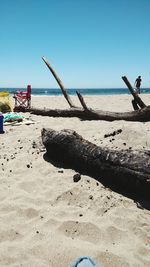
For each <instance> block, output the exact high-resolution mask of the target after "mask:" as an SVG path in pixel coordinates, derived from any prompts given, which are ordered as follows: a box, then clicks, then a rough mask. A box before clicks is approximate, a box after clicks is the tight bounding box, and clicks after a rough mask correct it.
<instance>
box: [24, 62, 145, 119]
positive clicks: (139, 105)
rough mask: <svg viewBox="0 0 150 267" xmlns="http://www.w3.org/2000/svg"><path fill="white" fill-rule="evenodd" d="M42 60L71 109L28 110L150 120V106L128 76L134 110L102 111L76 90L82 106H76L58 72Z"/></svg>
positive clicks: (89, 116)
mask: <svg viewBox="0 0 150 267" xmlns="http://www.w3.org/2000/svg"><path fill="white" fill-rule="evenodd" d="M42 60H43V61H44V63H45V64H46V66H47V67H48V69H49V70H50V72H51V73H52V74H53V76H54V78H55V79H56V81H57V83H58V84H59V86H60V89H61V91H62V94H63V95H64V97H65V99H66V100H67V102H68V104H69V106H70V109H63V110H62V109H46V108H43V109H39V108H34V107H32V108H30V109H29V110H28V111H29V112H30V113H32V114H35V115H42V116H50V117H78V118H80V119H83V120H106V121H114V120H126V121H141V122H146V121H149V120H150V106H146V105H145V104H144V102H143V101H142V100H141V98H140V97H139V96H138V94H137V92H136V91H135V90H134V88H133V87H132V85H131V84H130V82H129V81H128V79H127V77H126V76H123V77H122V79H123V81H124V82H125V84H126V85H127V87H128V89H129V91H130V93H131V94H132V95H133V98H134V99H133V100H132V105H133V108H134V111H131V112H120V113H119V112H109V111H102V110H92V109H91V108H88V107H87V105H86V103H85V101H84V98H83V96H82V95H81V94H80V93H79V92H78V91H76V94H77V96H78V98H79V101H80V104H81V106H82V108H79V107H76V106H75V105H74V104H73V102H72V100H71V98H70V96H69V95H68V93H67V91H66V90H65V88H64V86H63V84H62V82H61V80H60V79H59V77H58V76H57V74H56V72H55V71H54V70H53V68H52V67H51V65H50V64H49V62H48V61H47V59H45V58H44V57H42Z"/></svg>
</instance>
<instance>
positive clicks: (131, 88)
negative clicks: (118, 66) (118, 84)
mask: <svg viewBox="0 0 150 267" xmlns="http://www.w3.org/2000/svg"><path fill="white" fill-rule="evenodd" d="M122 79H123V81H124V82H125V84H126V86H127V87H128V89H129V91H130V92H131V94H132V95H133V97H134V99H135V101H136V103H137V104H138V105H139V106H140V108H144V107H146V105H145V104H144V102H143V101H142V100H141V98H140V97H139V96H138V93H136V92H135V91H134V89H133V87H132V85H131V84H130V82H129V81H128V79H127V77H126V76H123V77H122Z"/></svg>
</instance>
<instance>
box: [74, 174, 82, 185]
mask: <svg viewBox="0 0 150 267" xmlns="http://www.w3.org/2000/svg"><path fill="white" fill-rule="evenodd" d="M80 180H81V174H80V173H76V174H75V175H74V176H73V181H74V183H77V182H79V181H80Z"/></svg>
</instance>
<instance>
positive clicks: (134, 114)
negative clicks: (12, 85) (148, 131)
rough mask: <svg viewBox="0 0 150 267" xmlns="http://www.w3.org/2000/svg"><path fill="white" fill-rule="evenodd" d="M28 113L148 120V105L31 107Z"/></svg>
mask: <svg viewBox="0 0 150 267" xmlns="http://www.w3.org/2000/svg"><path fill="white" fill-rule="evenodd" d="M29 111H30V113H32V114H35V115H42V116H50V117H78V118H80V119H83V120H106V121H114V120H126V121H141V122H146V121H150V106H147V107H145V108H143V109H139V110H135V111H131V112H109V111H102V110H92V109H81V108H75V109H73V108H71V109H63V110H62V109H46V108H45V109H39V108H31V109H30V110H29Z"/></svg>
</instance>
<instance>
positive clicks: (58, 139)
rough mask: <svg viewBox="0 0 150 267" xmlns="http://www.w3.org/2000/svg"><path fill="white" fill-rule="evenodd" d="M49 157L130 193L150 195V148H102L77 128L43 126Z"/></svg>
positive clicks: (107, 184) (44, 140) (43, 137)
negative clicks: (149, 149)
mask: <svg viewBox="0 0 150 267" xmlns="http://www.w3.org/2000/svg"><path fill="white" fill-rule="evenodd" d="M42 141H43V144H44V146H45V147H46V150H47V154H48V157H49V158H50V159H52V160H55V161H57V162H61V163H63V164H65V165H67V167H68V168H72V169H75V170H76V171H78V172H81V173H85V174H87V175H90V176H93V177H96V178H97V180H99V181H100V182H102V183H103V184H104V185H106V186H109V185H113V186H116V187H117V188H119V189H122V190H124V191H125V192H127V193H133V194H134V195H140V196H144V197H147V198H149V199H150V152H149V151H131V150H123V151H116V150H111V149H108V148H101V147H98V146H96V145H95V144H93V143H90V142H89V141H87V140H85V139H83V138H82V136H80V135H78V134H77V133H76V132H75V131H72V130H66V129H65V130H62V131H55V130H52V129H43V130H42Z"/></svg>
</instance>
